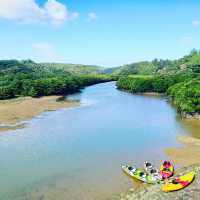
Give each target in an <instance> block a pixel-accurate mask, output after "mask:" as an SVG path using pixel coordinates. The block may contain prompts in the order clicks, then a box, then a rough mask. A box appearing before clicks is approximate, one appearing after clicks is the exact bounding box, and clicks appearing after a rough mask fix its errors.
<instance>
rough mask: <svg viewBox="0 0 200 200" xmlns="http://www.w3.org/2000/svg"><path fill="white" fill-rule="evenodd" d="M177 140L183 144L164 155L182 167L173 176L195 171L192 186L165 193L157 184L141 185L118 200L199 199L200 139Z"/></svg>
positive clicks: (186, 138)
mask: <svg viewBox="0 0 200 200" xmlns="http://www.w3.org/2000/svg"><path fill="white" fill-rule="evenodd" d="M177 140H178V141H179V142H180V143H181V144H183V146H182V147H179V148H177V147H176V148H168V149H166V154H167V155H168V156H169V157H170V158H171V159H172V160H173V162H174V163H177V164H180V165H181V166H182V167H178V168H177V169H175V176H180V175H183V174H185V173H187V172H190V171H195V173H196V176H195V179H194V181H193V182H192V184H190V185H189V186H188V187H187V188H185V189H183V190H180V191H176V192H171V193H165V192H163V191H162V190H161V186H160V185H159V184H155V185H149V186H147V185H143V186H141V187H140V188H139V189H134V188H131V189H129V191H128V192H127V193H126V194H123V195H121V198H120V200H138V199H143V200H171V199H179V198H180V199H182V198H183V196H187V197H188V198H187V199H194V200H197V199H199V195H200V188H199V185H200V139H197V138H194V137H191V136H179V137H177Z"/></svg>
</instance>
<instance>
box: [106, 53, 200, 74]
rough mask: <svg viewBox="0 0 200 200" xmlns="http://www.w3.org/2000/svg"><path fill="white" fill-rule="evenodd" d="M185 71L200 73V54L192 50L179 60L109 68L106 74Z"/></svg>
mask: <svg viewBox="0 0 200 200" xmlns="http://www.w3.org/2000/svg"><path fill="white" fill-rule="evenodd" d="M185 70H188V71H193V72H196V73H199V72H200V52H198V51H197V50H192V51H191V53H190V54H189V55H186V56H184V57H183V58H180V59H177V60H168V59H167V60H163V59H154V60H153V61H142V62H136V63H131V64H126V65H123V66H120V67H116V68H108V69H106V70H105V72H106V73H111V74H114V75H134V74H139V75H152V74H166V73H174V72H177V71H185Z"/></svg>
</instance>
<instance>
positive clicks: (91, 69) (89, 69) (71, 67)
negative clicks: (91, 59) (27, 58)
mask: <svg viewBox="0 0 200 200" xmlns="http://www.w3.org/2000/svg"><path fill="white" fill-rule="evenodd" d="M40 65H41V66H44V67H49V68H54V69H58V70H60V69H61V70H63V71H67V72H71V73H75V74H102V73H104V69H105V68H103V67H99V66H94V65H82V64H65V63H40Z"/></svg>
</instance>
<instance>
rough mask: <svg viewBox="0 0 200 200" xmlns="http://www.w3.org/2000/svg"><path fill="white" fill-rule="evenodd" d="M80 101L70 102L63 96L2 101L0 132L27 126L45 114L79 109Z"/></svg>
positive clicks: (0, 105)
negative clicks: (28, 122)
mask: <svg viewBox="0 0 200 200" xmlns="http://www.w3.org/2000/svg"><path fill="white" fill-rule="evenodd" d="M79 105H80V102H78V101H68V100H65V99H64V98H63V96H45V97H41V98H32V97H20V98H16V99H11V100H1V101H0V132H4V131H9V130H15V129H18V128H23V127H24V126H25V123H24V121H27V120H30V119H32V118H34V117H36V116H38V115H40V114H41V113H43V112H46V111H55V110H58V109H62V108H71V107H77V106H79Z"/></svg>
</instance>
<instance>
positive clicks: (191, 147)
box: [166, 136, 200, 166]
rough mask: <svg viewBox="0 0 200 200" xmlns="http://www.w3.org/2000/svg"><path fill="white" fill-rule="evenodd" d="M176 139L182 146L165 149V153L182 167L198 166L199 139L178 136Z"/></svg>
mask: <svg viewBox="0 0 200 200" xmlns="http://www.w3.org/2000/svg"><path fill="white" fill-rule="evenodd" d="M177 139H178V141H179V142H180V143H182V144H184V146H183V147H180V148H170V149H166V153H167V154H168V155H169V156H170V157H171V158H172V159H173V160H174V162H176V163H179V164H181V165H183V166H189V165H192V164H200V139H196V138H193V137H190V136H180V137H178V138H177Z"/></svg>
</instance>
